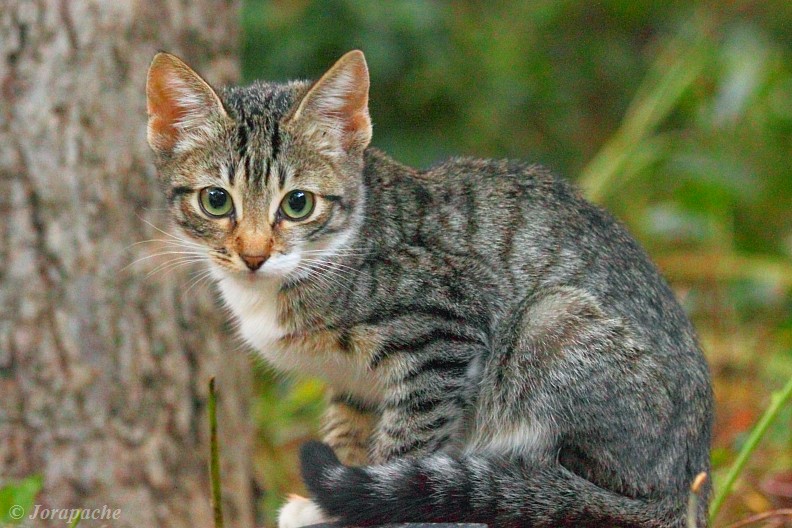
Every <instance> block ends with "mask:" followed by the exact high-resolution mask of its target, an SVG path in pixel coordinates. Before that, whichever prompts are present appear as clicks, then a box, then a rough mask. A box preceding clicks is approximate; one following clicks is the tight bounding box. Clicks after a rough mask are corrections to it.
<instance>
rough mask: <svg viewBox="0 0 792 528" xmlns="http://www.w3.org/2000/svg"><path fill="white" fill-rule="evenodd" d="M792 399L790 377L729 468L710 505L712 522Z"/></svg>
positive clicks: (773, 396) (774, 395)
mask: <svg viewBox="0 0 792 528" xmlns="http://www.w3.org/2000/svg"><path fill="white" fill-rule="evenodd" d="M790 399H792V378H789V381H787V384H786V385H785V386H784V388H783V389H781V390H780V391H777V392H774V393H773V394H772V395H771V396H770V405H769V406H768V407H767V410H765V412H764V414H763V415H762V417H761V418H760V419H759V422H758V423H757V424H756V426H754V428H753V430H752V431H751V435H750V436H749V437H748V440H747V441H746V442H745V445H744V446H743V448H742V449H741V450H740V453H739V454H738V455H737V460H735V461H734V464H733V465H732V467H731V468H730V469H729V473H728V474H727V475H726V478H725V479H724V482H723V484H722V485H721V486H720V489H719V490H718V493H717V494H716V495H715V500H713V501H712V506H710V523H711V524H712V523H713V521H714V520H715V517H716V516H717V515H718V512H719V511H720V509H721V506H723V501H725V500H726V497H728V496H729V493H730V492H731V489H732V487H733V486H734V482H735V481H736V480H737V477H739V476H740V473H742V470H743V468H744V467H745V464H746V462H748V459H749V458H750V457H751V454H752V453H753V452H754V450H755V449H756V446H758V445H759V442H760V441H761V440H762V437H763V436H764V434H765V433H766V432H767V430H768V429H769V428H770V425H772V423H773V422H774V421H775V419H776V418H777V417H778V415H779V413H780V412H781V409H783V408H784V405H786V404H787V403H788V402H789V401H790Z"/></svg>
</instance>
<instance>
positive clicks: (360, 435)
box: [322, 393, 377, 466]
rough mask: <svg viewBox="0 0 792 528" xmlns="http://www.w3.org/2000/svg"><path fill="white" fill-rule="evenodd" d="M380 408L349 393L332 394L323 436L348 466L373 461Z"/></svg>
mask: <svg viewBox="0 0 792 528" xmlns="http://www.w3.org/2000/svg"><path fill="white" fill-rule="evenodd" d="M376 420H377V411H376V409H374V408H372V407H371V406H370V405H368V404H366V403H364V402H362V401H360V400H358V399H356V398H354V397H353V396H350V395H346V394H332V393H331V397H330V405H329V406H328V408H327V410H326V411H325V413H324V416H323V417H322V436H323V439H324V441H325V443H327V444H328V445H329V446H330V447H332V448H333V451H335V453H336V456H338V458H339V459H340V460H341V462H343V463H344V464H346V465H347V466H363V465H366V464H368V463H369V452H370V449H371V437H372V434H373V432H374V423H375V421H376Z"/></svg>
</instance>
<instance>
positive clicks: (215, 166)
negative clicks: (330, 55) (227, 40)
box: [146, 51, 371, 279]
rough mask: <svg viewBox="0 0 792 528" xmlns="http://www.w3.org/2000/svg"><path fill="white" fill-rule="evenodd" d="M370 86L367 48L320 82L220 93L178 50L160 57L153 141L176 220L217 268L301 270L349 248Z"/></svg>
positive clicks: (264, 273) (151, 89) (228, 272)
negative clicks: (178, 54) (185, 60)
mask: <svg viewBox="0 0 792 528" xmlns="http://www.w3.org/2000/svg"><path fill="white" fill-rule="evenodd" d="M368 88H369V78H368V69H367V67H366V61H365V58H364V56H363V53H361V52H360V51H352V52H349V53H347V54H346V55H344V56H343V57H342V58H341V59H340V60H339V61H338V62H337V63H336V64H335V65H334V66H333V67H332V68H331V69H330V70H329V71H328V72H327V73H325V74H324V75H323V76H322V77H321V78H320V79H319V80H318V81H316V82H315V83H313V84H309V83H304V82H292V83H288V84H268V83H254V84H253V85H251V86H246V87H237V88H229V89H226V90H223V91H221V92H217V91H215V90H214V89H212V87H211V86H210V85H209V84H208V83H207V82H206V81H204V80H203V79H202V78H201V77H200V76H199V75H198V74H197V73H195V72H194V71H193V70H192V69H190V68H189V67H188V66H187V65H186V64H185V63H184V62H182V61H181V60H180V59H178V58H176V57H175V56H173V55H170V54H167V53H159V54H157V56H155V57H154V60H153V61H152V63H151V66H150V68H149V73H148V82H147V86H146V93H147V98H148V116H149V118H148V141H149V144H150V145H151V148H152V149H153V150H154V152H155V155H156V163H157V168H158V172H159V177H160V180H161V182H162V184H163V187H164V189H165V192H166V194H167V198H168V202H169V205H170V210H171V213H172V215H173V218H174V220H175V222H176V224H177V225H178V226H179V227H180V228H181V229H182V231H183V232H184V233H185V235H186V236H188V237H189V238H191V239H193V240H194V241H196V242H198V243H199V244H201V245H202V246H203V247H205V248H206V251H207V255H208V257H209V259H210V260H211V262H212V265H213V266H214V267H215V270H216V271H218V272H220V273H222V274H224V275H225V276H231V277H245V278H249V279H257V278H276V279H283V278H286V277H296V276H299V275H300V274H303V273H307V271H308V270H309V269H310V268H311V267H312V263H313V264H316V263H321V261H322V260H323V259H326V258H332V255H333V254H334V252H336V251H340V250H341V248H342V247H343V246H344V244H345V243H346V242H347V241H348V240H349V239H350V237H351V236H352V235H353V234H354V232H355V231H356V229H357V228H358V226H359V223H360V217H361V211H362V207H363V200H364V196H363V185H362V170H363V152H364V150H365V149H366V147H367V146H368V144H369V141H370V140H371V121H370V119H369V112H368Z"/></svg>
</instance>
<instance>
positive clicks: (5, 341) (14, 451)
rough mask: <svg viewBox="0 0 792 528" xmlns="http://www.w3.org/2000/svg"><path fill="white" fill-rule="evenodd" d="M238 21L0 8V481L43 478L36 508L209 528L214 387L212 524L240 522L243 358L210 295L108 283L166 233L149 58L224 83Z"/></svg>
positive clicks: (34, 0) (72, 6)
mask: <svg viewBox="0 0 792 528" xmlns="http://www.w3.org/2000/svg"><path fill="white" fill-rule="evenodd" d="M237 7H238V6H237V3H236V1H233V0H231V1H225V2H220V1H218V0H189V1H181V2H172V1H165V0H159V1H155V0H148V1H143V0H139V1H132V0H130V1H126V0H123V1H114V0H113V1H88V0H57V1H56V0H3V2H2V7H0V52H1V53H2V57H0V90H1V92H0V93H2V106H1V107H0V183H1V184H2V187H0V212H1V213H2V216H1V217H0V475H2V476H3V477H22V476H27V475H32V474H40V475H42V476H43V478H44V488H43V490H42V492H41V493H40V494H39V497H38V499H37V501H36V502H37V503H39V504H40V505H41V508H78V507H79V508H96V507H99V508H101V507H102V506H103V505H107V506H108V507H109V508H113V509H115V508H117V509H120V510H121V513H120V519H118V520H116V521H113V526H114V527H121V526H124V527H126V526H135V527H144V526H145V527H155V526H157V527H158V526H166V527H188V526H189V527H210V526H212V513H211V504H210V494H209V482H208V476H207V474H208V472H207V464H208V453H209V448H208V426H207V420H206V402H207V383H208V379H209V377H210V376H213V375H217V378H218V382H217V385H218V392H219V404H218V406H219V409H218V413H219V428H220V435H221V437H220V439H221V445H220V447H221V462H222V465H221V467H222V472H223V473H222V475H223V487H224V498H225V500H224V503H225V517H226V526H230V527H241V526H245V527H248V526H252V525H253V513H252V511H253V507H252V505H253V500H252V497H251V495H252V486H251V483H252V472H251V469H250V464H249V461H250V439H251V434H252V428H251V427H250V425H249V420H248V417H247V415H246V403H247V401H248V397H249V393H250V387H251V384H250V380H249V378H250V371H251V369H250V365H249V362H248V358H247V356H246V355H245V354H244V353H242V352H239V351H238V348H239V346H238V345H237V343H236V342H235V341H234V340H233V338H231V337H230V336H229V334H228V332H227V331H226V330H224V328H223V326H222V324H223V320H224V319H225V315H224V313H223V311H222V310H220V309H218V307H217V305H216V301H215V297H216V296H215V295H214V293H213V291H212V290H211V289H210V287H207V286H206V285H203V284H200V285H198V287H195V288H192V289H191V290H190V291H189V292H188V291H186V290H187V289H188V288H187V287H188V285H189V283H190V280H191V278H190V274H189V271H185V270H186V269H187V268H178V269H174V270H172V272H164V273H155V274H153V275H152V276H149V277H146V275H147V272H148V271H150V270H152V269H153V267H154V265H156V264H160V263H162V262H164V261H162V260H158V258H152V259H149V260H146V261H143V262H141V263H139V264H137V265H133V266H131V267H129V268H126V269H125V266H127V265H128V264H130V262H132V261H133V260H134V259H135V258H137V257H139V256H141V255H145V254H147V253H150V252H152V251H153V250H154V249H153V247H154V245H153V244H148V243H146V244H141V245H134V246H133V244H135V243H136V242H139V241H142V240H146V239H152V238H167V237H166V236H165V235H163V234H161V233H158V232H157V231H156V230H155V229H154V228H152V227H151V226H150V225H148V224H147V223H146V222H151V224H154V225H156V226H157V227H160V228H163V229H165V228H166V226H167V225H168V224H167V217H166V215H165V214H164V209H163V207H164V200H163V197H162V194H161V192H160V190H159V188H158V186H157V181H156V178H155V174H154V170H153V167H152V164H151V161H150V160H151V156H150V154H149V151H148V147H147V145H146V139H145V136H146V134H145V126H146V103H145V79H146V70H147V67H148V63H149V61H150V60H151V58H152V57H153V55H154V53H155V51H156V50H157V49H165V50H168V51H172V52H174V53H176V54H179V55H181V56H183V57H184V58H186V59H187V60H188V61H189V62H190V64H192V65H194V66H195V67H196V68H197V69H198V70H199V71H201V72H202V73H203V74H205V75H206V76H207V78H209V79H212V80H213V81H215V82H216V83H218V84H223V83H225V82H230V81H233V80H235V79H236V78H237V74H238V66H237V64H238V61H237V42H236V40H237V38H236V36H237V33H238V29H237V28H238V27H239V23H238V20H237V16H238V10H237ZM166 247H167V246H166ZM140 248H143V250H142V251H141V250H140ZM177 256H178V255H177ZM152 261H157V262H156V263H155V264H154V265H150V266H146V264H148V263H149V262H152ZM192 271H193V272H194V271H195V268H193V270H192ZM56 523H57V524H58V525H60V524H62V521H56ZM32 525H34V526H39V525H48V524H47V523H46V522H41V521H32ZM52 525H53V526H54V525H55V524H52ZM80 525H81V526H83V525H85V526H86V527H90V526H99V525H100V524H99V521H84V522H83V523H80Z"/></svg>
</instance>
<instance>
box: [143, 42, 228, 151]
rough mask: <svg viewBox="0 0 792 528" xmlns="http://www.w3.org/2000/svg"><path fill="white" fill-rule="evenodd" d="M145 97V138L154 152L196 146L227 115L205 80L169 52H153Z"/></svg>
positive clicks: (203, 140) (202, 141) (209, 134)
mask: <svg viewBox="0 0 792 528" xmlns="http://www.w3.org/2000/svg"><path fill="white" fill-rule="evenodd" d="M146 98H147V107H148V142H149V145H151V148H152V149H154V151H156V152H160V153H173V152H185V151H188V150H190V149H192V148H195V147H198V146H200V145H202V144H204V143H205V142H206V141H207V139H210V138H211V137H213V136H214V135H215V134H216V133H217V131H218V128H219V127H220V126H221V124H222V123H223V121H224V120H226V119H229V117H228V114H227V113H226V111H225V109H224V108H223V103H222V102H221V101H220V98H219V97H218V96H217V93H215V91H214V90H213V89H212V87H211V86H209V83H207V82H206V81H204V80H203V79H202V78H201V76H200V75H198V74H197V73H195V71H193V70H192V69H191V68H190V67H189V66H187V65H186V64H185V63H184V62H183V61H182V60H181V59H179V58H178V57H176V56H175V55H171V54H170V53H165V52H160V53H157V55H156V56H155V57H154V60H152V61H151V66H149V71H148V79H147V81H146Z"/></svg>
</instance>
